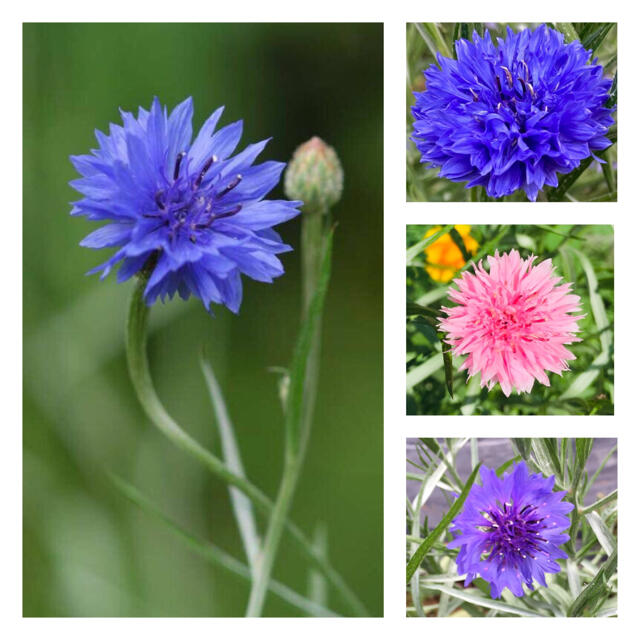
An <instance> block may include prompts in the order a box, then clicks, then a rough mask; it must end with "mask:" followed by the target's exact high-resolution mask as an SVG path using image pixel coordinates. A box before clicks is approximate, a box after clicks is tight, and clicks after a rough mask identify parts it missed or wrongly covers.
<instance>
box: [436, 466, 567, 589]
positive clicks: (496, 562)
mask: <svg viewBox="0 0 640 640" xmlns="http://www.w3.org/2000/svg"><path fill="white" fill-rule="evenodd" d="M480 477H481V478H482V483H483V484H482V485H477V484H476V485H474V486H473V487H472V488H471V491H470V493H469V496H468V497H467V500H466V501H465V504H464V508H463V510H462V512H461V513H460V514H459V515H458V516H457V517H456V518H454V520H453V524H452V525H451V529H452V531H458V532H459V534H458V535H457V537H456V538H455V539H454V540H453V541H452V542H450V543H449V544H448V546H449V548H454V549H457V548H459V549H460V553H458V557H457V559H456V563H457V565H458V573H459V575H464V574H466V575H467V577H466V580H465V583H464V584H465V586H468V585H469V584H470V583H471V582H472V581H473V580H474V579H475V578H476V577H480V578H483V579H484V580H486V581H487V582H489V583H490V585H491V597H492V598H499V597H500V594H501V593H502V590H503V589H504V588H505V587H507V588H508V589H510V590H511V592H512V593H513V594H514V595H515V596H523V595H524V591H523V590H522V583H523V582H524V583H525V584H526V585H527V587H529V589H533V580H534V579H535V580H536V582H538V583H539V584H541V585H543V586H545V587H546V586H547V583H546V581H545V573H558V571H560V565H559V564H558V563H557V562H555V560H556V559H558V558H566V557H567V555H566V554H565V553H564V551H562V549H560V547H559V545H561V544H562V543H563V542H566V541H567V540H569V536H568V535H567V534H565V533H562V532H563V531H564V530H565V529H567V528H568V527H569V525H570V520H569V518H567V517H565V514H566V513H569V511H571V510H572V509H573V505H572V504H569V503H568V502H562V498H563V497H564V496H565V495H566V493H567V492H566V491H556V492H554V491H553V486H554V483H555V478H554V476H551V477H550V478H544V477H543V476H542V474H540V473H539V474H532V475H529V472H528V471H527V466H526V464H525V463H524V462H520V463H519V464H518V465H516V467H515V469H514V470H513V471H512V472H511V473H506V474H505V475H504V476H503V477H502V478H498V476H497V475H496V472H495V471H494V470H493V469H491V470H489V469H487V468H486V467H484V466H483V467H481V468H480Z"/></svg>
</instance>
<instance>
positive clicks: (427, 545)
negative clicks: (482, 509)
mask: <svg viewBox="0 0 640 640" xmlns="http://www.w3.org/2000/svg"><path fill="white" fill-rule="evenodd" d="M479 468H480V465H476V467H475V469H474V470H473V471H472V472H471V475H470V476H469V479H468V480H467V482H466V484H465V485H464V487H463V489H462V492H461V493H460V496H459V497H458V498H457V499H456V501H455V502H454V503H453V505H451V508H450V509H449V511H447V513H446V514H445V515H444V517H443V518H442V520H440V523H439V524H438V525H437V526H436V527H435V528H434V529H433V531H432V532H431V533H430V534H429V535H428V536H427V537H426V538H425V540H424V542H423V543H422V544H421V545H420V546H419V547H418V549H417V550H416V552H415V553H414V554H413V556H412V557H411V559H410V560H409V562H408V563H407V583H408V582H409V580H411V576H412V575H413V574H414V573H415V572H416V571H417V569H418V567H419V566H420V563H421V562H422V560H423V558H424V557H425V556H426V555H427V553H428V552H429V549H431V547H432V546H433V544H434V543H435V542H436V541H437V540H438V538H439V537H440V535H441V534H442V532H443V531H445V529H446V528H447V527H448V526H449V524H450V523H451V521H452V520H453V519H454V518H455V516H456V514H457V513H458V511H460V509H461V508H462V505H463V504H464V502H465V500H466V499H467V496H468V495H469V491H471V487H472V486H473V483H474V481H475V479H476V475H477V474H478V469H479Z"/></svg>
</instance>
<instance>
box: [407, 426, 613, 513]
mask: <svg viewBox="0 0 640 640" xmlns="http://www.w3.org/2000/svg"><path fill="white" fill-rule="evenodd" d="M416 442H419V440H418V439H417V438H408V439H407V471H408V472H413V473H416V472H418V470H417V469H416V467H414V466H413V465H411V464H410V463H409V460H411V461H414V462H417V461H418V460H419V458H418V455H417V453H416ZM615 443H616V438H596V439H595V440H594V443H593V449H592V451H591V455H590V456H589V459H588V460H587V471H588V472H589V475H591V474H592V473H593V472H594V471H595V470H596V469H597V468H598V467H599V466H600V464H601V463H602V460H603V459H604V457H605V456H606V455H607V453H608V452H609V450H610V449H611V447H613V446H614V445H615ZM513 456H514V453H513V449H512V447H511V442H510V441H509V440H508V439H507V438H478V458H479V459H480V461H481V462H482V463H483V464H485V465H487V466H488V467H499V466H500V465H501V464H503V463H504V462H506V461H507V460H509V459H510V458H512V457H513ZM456 462H457V464H456V470H457V471H458V474H459V475H460V477H461V478H462V479H463V480H464V479H466V478H467V477H468V475H469V473H470V472H471V448H470V446H469V444H466V445H465V446H464V448H463V449H462V450H461V451H460V452H459V453H458V457H457V460H456ZM617 486H618V452H617V451H616V452H615V453H614V454H613V455H612V456H611V457H610V458H609V460H608V461H607V464H606V466H605V468H604V469H603V470H602V473H601V474H600V475H599V476H598V478H597V480H596V482H595V484H594V486H593V487H591V489H590V491H589V493H588V494H587V500H586V502H587V503H588V504H590V503H591V502H594V501H595V500H597V498H598V497H601V496H604V495H606V494H607V493H610V492H611V491H613V490H614V489H615V488H616V487H617ZM419 488H420V484H419V482H417V481H415V480H409V479H407V498H408V499H409V500H413V499H414V498H415V497H416V494H417V493H418V490H419ZM446 510H447V502H446V500H445V499H444V496H443V494H442V492H441V491H440V490H439V489H436V490H435V491H434V492H433V493H432V494H431V497H430V498H429V500H428V501H427V503H426V504H425V505H424V507H423V508H422V514H421V515H422V519H423V520H424V517H425V516H427V517H428V518H429V522H430V523H431V522H439V520H440V518H441V517H442V516H443V515H444V513H445V512H446Z"/></svg>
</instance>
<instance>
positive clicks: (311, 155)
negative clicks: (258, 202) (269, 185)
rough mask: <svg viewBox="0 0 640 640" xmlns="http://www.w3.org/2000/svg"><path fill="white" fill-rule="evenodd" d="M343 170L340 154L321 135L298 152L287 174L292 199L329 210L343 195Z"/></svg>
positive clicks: (310, 208)
mask: <svg viewBox="0 0 640 640" xmlns="http://www.w3.org/2000/svg"><path fill="white" fill-rule="evenodd" d="M342 182H343V173H342V166H341V165H340V160H339V159H338V155H337V154H336V152H335V151H334V149H333V148H332V147H330V146H329V145H327V144H325V142H324V141H322V140H321V139H320V138H318V137H317V136H314V137H313V138H311V140H309V141H308V142H305V143H304V144H301V145H300V146H299V147H298V148H297V149H296V150H295V152H294V154H293V158H292V159H291V162H290V163H289V166H288V167H287V171H286V173H285V176H284V191H285V193H286V195H287V198H289V199H290V200H302V201H303V202H304V209H305V210H306V211H310V212H319V213H327V212H328V211H329V209H330V208H331V207H332V206H333V205H334V204H336V202H338V200H340V196H341V195H342Z"/></svg>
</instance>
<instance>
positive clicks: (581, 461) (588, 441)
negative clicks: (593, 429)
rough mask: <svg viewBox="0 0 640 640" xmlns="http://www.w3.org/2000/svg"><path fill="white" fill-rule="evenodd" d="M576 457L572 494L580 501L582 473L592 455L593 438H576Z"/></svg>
mask: <svg viewBox="0 0 640 640" xmlns="http://www.w3.org/2000/svg"><path fill="white" fill-rule="evenodd" d="M575 445H576V457H575V464H574V466H573V470H572V473H573V479H572V482H571V494H572V495H573V496H575V497H576V500H577V499H578V487H579V486H580V481H581V480H582V473H583V471H584V467H585V465H586V463H587V459H588V458H589V455H590V454H591V448H592V447H593V438H576V439H575Z"/></svg>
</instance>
